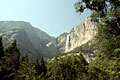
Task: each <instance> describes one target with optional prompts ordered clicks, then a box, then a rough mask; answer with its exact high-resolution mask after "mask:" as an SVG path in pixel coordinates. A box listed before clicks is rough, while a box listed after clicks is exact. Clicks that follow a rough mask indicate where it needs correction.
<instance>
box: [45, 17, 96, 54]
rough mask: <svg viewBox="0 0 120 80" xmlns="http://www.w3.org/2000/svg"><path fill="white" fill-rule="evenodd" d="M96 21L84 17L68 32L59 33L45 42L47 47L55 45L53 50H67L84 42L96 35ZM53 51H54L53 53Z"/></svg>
mask: <svg viewBox="0 0 120 80" xmlns="http://www.w3.org/2000/svg"><path fill="white" fill-rule="evenodd" d="M95 27H96V23H94V22H92V21H91V18H90V17H88V18H86V19H85V20H84V21H83V22H82V23H80V24H79V25H77V26H76V27H74V28H73V29H72V30H71V31H70V33H67V34H64V35H60V36H59V37H57V38H56V39H55V40H53V41H51V42H50V43H48V44H47V47H48V48H51V49H52V47H53V49H54V47H55V49H56V50H55V52H57V53H58V52H69V51H71V50H73V49H74V48H76V47H79V46H81V45H82V44H85V43H86V42H88V41H89V40H91V39H92V38H93V37H94V36H95V35H96V32H97V30H96V28H95ZM55 52H54V53H55Z"/></svg>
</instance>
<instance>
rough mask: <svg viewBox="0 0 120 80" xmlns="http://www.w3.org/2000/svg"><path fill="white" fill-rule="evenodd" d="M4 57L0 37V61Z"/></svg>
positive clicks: (0, 38)
mask: <svg viewBox="0 0 120 80" xmlns="http://www.w3.org/2000/svg"><path fill="white" fill-rule="evenodd" d="M3 56H4V47H3V43H2V37H0V59H1V58H2V57H3Z"/></svg>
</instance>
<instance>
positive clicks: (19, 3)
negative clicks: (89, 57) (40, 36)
mask: <svg viewBox="0 0 120 80" xmlns="http://www.w3.org/2000/svg"><path fill="white" fill-rule="evenodd" d="M77 1H78V0H0V21H6V20H7V21H9V20H14V21H27V22H30V23H31V24H32V25H33V26H34V27H37V28H39V29H41V30H43V31H44V32H46V33H48V34H49V35H51V36H55V37H57V36H59V35H60V34H61V33H63V32H69V31H70V30H71V29H72V28H73V27H75V26H76V25H78V24H79V23H80V22H82V21H83V20H84V19H85V18H86V17H88V16H89V15H90V11H88V10H86V11H85V12H84V13H83V14H82V15H79V14H78V13H76V12H75V9H74V3H75V2H77Z"/></svg>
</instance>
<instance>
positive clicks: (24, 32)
mask: <svg viewBox="0 0 120 80" xmlns="http://www.w3.org/2000/svg"><path fill="white" fill-rule="evenodd" d="M0 35H1V36H3V41H4V46H5V47H6V46H8V45H9V44H10V43H11V42H12V41H13V40H14V39H16V40H17V44H18V45H17V46H18V48H19V49H20V52H21V54H22V55H24V54H25V53H28V54H30V55H31V56H32V57H33V58H36V57H37V58H40V57H41V56H44V47H46V44H47V43H48V42H49V41H51V40H53V39H54V38H53V37H51V36H49V35H48V34H46V33H45V32H43V31H41V30H39V29H37V28H35V27H33V26H32V25H31V24H30V23H28V22H24V21H1V22H0ZM47 57H49V56H47Z"/></svg>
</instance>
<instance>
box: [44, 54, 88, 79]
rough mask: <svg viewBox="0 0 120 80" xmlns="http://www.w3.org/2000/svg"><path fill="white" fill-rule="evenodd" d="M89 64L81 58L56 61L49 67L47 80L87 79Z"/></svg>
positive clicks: (73, 57)
mask: <svg viewBox="0 0 120 80" xmlns="http://www.w3.org/2000/svg"><path fill="white" fill-rule="evenodd" d="M86 66H87V62H86V61H85V60H84V58H83V57H82V56H81V55H80V56H71V57H69V56H67V57H65V58H60V59H57V58H55V59H54V62H53V63H52V65H49V67H48V73H47V75H46V79H48V80H51V79H52V80H78V79H86V78H87V77H86V76H87V75H86V74H87V69H86Z"/></svg>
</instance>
